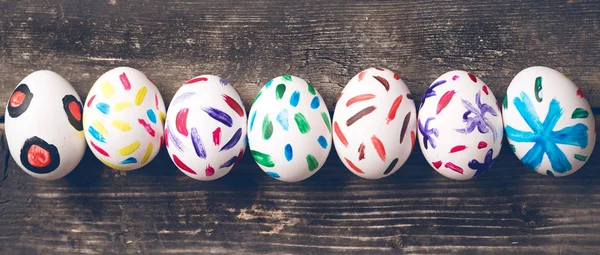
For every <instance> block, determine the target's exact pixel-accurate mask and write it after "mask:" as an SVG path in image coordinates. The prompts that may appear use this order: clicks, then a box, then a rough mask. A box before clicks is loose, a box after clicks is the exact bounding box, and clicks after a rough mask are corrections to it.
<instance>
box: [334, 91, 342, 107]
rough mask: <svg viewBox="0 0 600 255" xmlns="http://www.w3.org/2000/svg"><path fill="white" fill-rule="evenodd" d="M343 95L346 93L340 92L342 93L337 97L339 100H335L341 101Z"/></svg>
mask: <svg viewBox="0 0 600 255" xmlns="http://www.w3.org/2000/svg"><path fill="white" fill-rule="evenodd" d="M342 95H344V93H340V95H339V96H338V98H337V101H335V103H336V104H337V103H338V102H339V101H340V98H342Z"/></svg>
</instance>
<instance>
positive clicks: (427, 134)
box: [419, 117, 438, 149]
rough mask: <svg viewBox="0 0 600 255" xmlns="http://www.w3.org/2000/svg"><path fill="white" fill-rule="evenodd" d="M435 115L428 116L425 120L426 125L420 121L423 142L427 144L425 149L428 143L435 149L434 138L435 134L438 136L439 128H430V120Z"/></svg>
mask: <svg viewBox="0 0 600 255" xmlns="http://www.w3.org/2000/svg"><path fill="white" fill-rule="evenodd" d="M433 119H434V117H430V118H427V120H426V121H425V126H423V123H421V121H419V132H421V136H423V144H424V145H425V149H427V143H430V144H431V148H434V149H435V141H434V140H433V136H435V137H436V138H437V137H438V130H437V129H436V128H429V122H430V121H431V120H433Z"/></svg>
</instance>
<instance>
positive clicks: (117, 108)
mask: <svg viewBox="0 0 600 255" xmlns="http://www.w3.org/2000/svg"><path fill="white" fill-rule="evenodd" d="M129 107H131V103H130V102H118V103H117V104H115V112H120V111H122V110H125V109H127V108H129Z"/></svg>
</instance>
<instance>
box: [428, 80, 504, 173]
mask: <svg viewBox="0 0 600 255" xmlns="http://www.w3.org/2000/svg"><path fill="white" fill-rule="evenodd" d="M418 129H419V144H420V146H421V151H422V152H423V155H424V156H425V159H427V162H429V164H430V165H431V166H432V167H433V168H434V169H435V170H436V171H437V172H439V173H440V174H442V175H444V176H446V177H448V178H451V179H454V180H468V179H471V178H473V177H474V176H479V175H481V174H482V173H483V172H485V171H486V170H487V169H488V168H489V167H490V166H491V165H492V163H493V162H494V160H495V159H496V157H497V156H498V154H499V153H500V148H501V147H502V136H503V134H504V133H503V128H502V116H501V113H500V106H499V105H498V102H497V101H496V98H495V97H494V94H493V93H492V91H491V90H490V88H489V87H488V86H487V85H485V83H483V81H482V80H481V79H478V78H477V77H475V75H473V74H470V73H467V72H465V71H451V72H447V73H445V74H443V75H442V76H440V77H439V78H437V79H436V80H435V81H434V82H433V83H432V84H431V86H429V88H428V89H427V91H426V92H425V95H423V100H422V101H421V108H420V110H419V123H418Z"/></svg>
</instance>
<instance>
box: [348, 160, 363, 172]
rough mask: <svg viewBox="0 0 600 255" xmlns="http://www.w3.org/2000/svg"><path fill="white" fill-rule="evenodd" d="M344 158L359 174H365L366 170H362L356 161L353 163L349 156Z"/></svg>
mask: <svg viewBox="0 0 600 255" xmlns="http://www.w3.org/2000/svg"><path fill="white" fill-rule="evenodd" d="M344 160H345V161H346V163H347V164H348V166H350V168H352V170H354V171H356V172H357V173H359V174H364V173H365V172H363V171H362V170H360V168H358V167H357V166H356V165H355V164H354V163H352V161H350V160H349V159H347V158H344Z"/></svg>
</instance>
